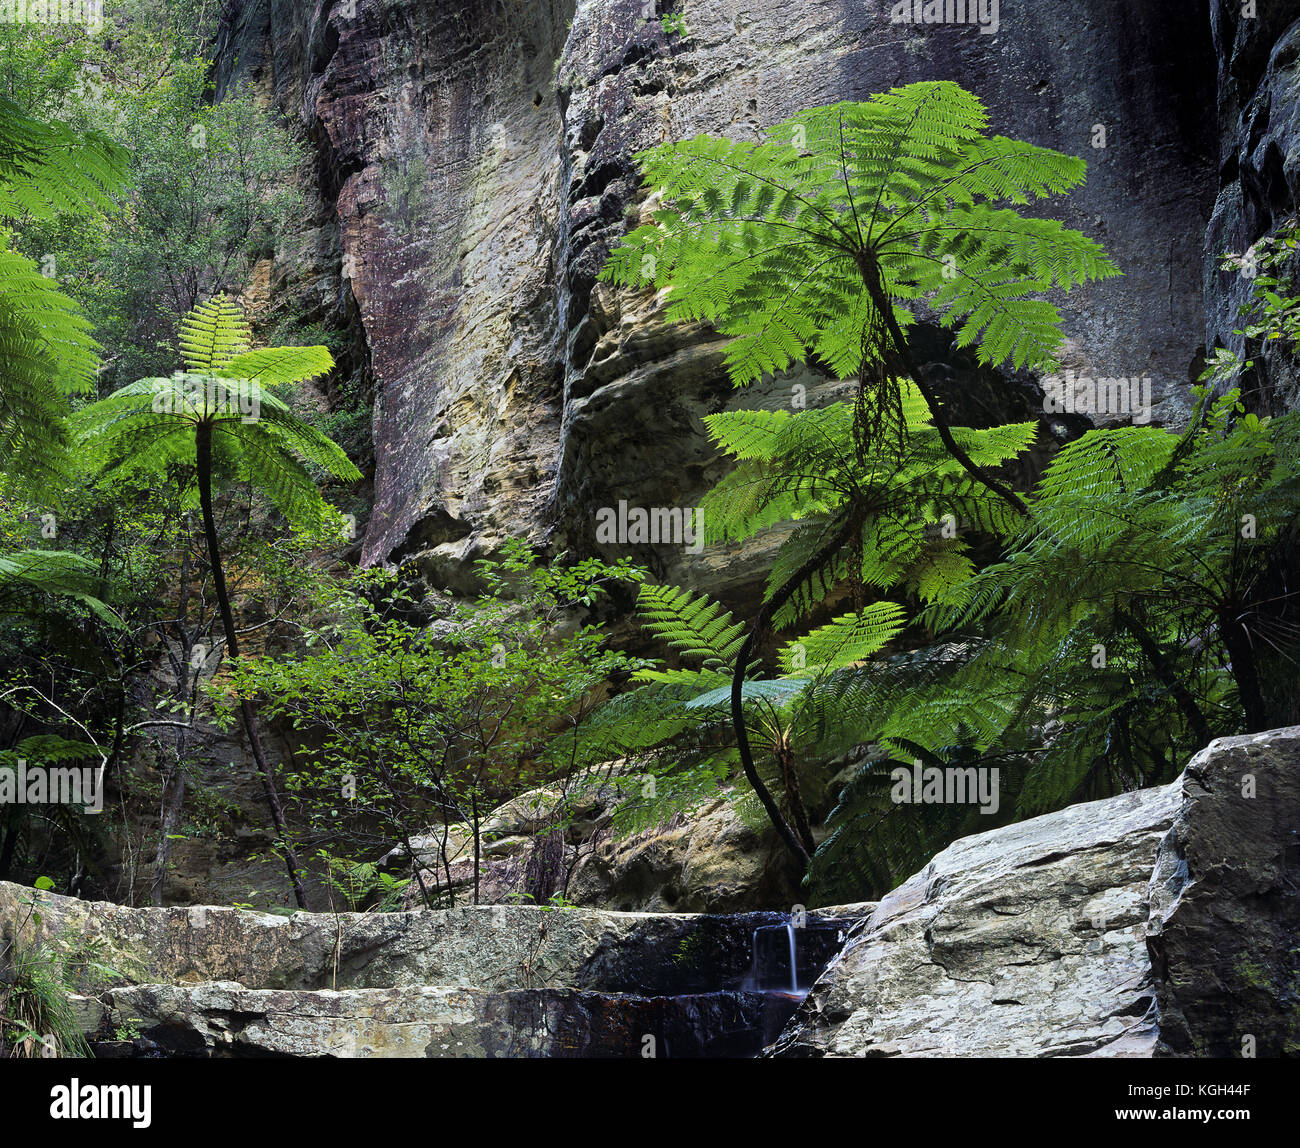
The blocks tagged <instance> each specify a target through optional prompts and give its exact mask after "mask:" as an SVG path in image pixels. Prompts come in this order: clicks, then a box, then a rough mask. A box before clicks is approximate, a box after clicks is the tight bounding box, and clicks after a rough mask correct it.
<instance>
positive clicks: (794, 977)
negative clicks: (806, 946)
mask: <svg viewBox="0 0 1300 1148" xmlns="http://www.w3.org/2000/svg"><path fill="white" fill-rule="evenodd" d="M785 935H786V937H787V938H789V941H790V991H791V992H792V993H797V992H798V991H799V962H798V959H797V958H796V956H795V947H794V921H792V920H791V921H786V923H785Z"/></svg>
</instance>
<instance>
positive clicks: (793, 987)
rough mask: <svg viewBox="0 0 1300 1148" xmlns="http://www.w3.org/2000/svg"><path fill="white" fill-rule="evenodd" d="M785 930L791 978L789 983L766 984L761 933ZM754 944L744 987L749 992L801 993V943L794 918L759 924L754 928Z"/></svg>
mask: <svg viewBox="0 0 1300 1148" xmlns="http://www.w3.org/2000/svg"><path fill="white" fill-rule="evenodd" d="M777 930H784V932H785V937H786V951H787V952H788V954H789V969H790V980H789V984H788V985H776V984H764V983H763V962H762V957H761V945H760V942H759V936H760V934H762V933H764V932H775V931H777ZM751 944H752V952H753V956H752V957H751V959H750V965H749V976H747V977H746V978H745V981H744V985H743V988H744V989H745V990H747V991H749V992H768V993H771V992H776V993H799V992H802V991H803V990H802V989H800V988H799V943H798V939H797V937H796V935H795V926H794V918H793V917H791V918H789V919H788V920H787V921H786V922H785V923H784V924H783V925H759V926H758V927H757V928H756V929H755V930H754V936H753V940H752V942H751Z"/></svg>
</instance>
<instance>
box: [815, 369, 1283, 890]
mask: <svg viewBox="0 0 1300 1148" xmlns="http://www.w3.org/2000/svg"><path fill="white" fill-rule="evenodd" d="M1235 403H1236V395H1235V394H1230V395H1228V396H1226V397H1224V398H1222V399H1219V400H1217V401H1211V400H1210V399H1209V398H1208V396H1205V395H1202V397H1201V399H1200V403H1199V407H1198V415H1197V417H1196V418H1195V419H1194V420H1193V423H1192V426H1191V427H1190V428H1189V430H1188V431H1187V432H1186V433H1185V434H1184V435H1183V436H1182V437H1181V438H1179V437H1177V436H1175V435H1173V434H1171V433H1169V432H1167V431H1163V430H1159V429H1157V428H1124V429H1122V430H1119V431H1110V430H1101V431H1093V432H1090V433H1089V434H1087V435H1085V436H1084V437H1083V438H1082V439H1080V440H1079V441H1078V442H1076V443H1073V444H1071V445H1070V446H1068V447H1067V448H1065V449H1064V450H1062V451H1061V452H1060V453H1059V454H1058V455H1057V457H1056V458H1055V459H1054V460H1053V462H1052V463H1051V465H1050V466H1049V467H1048V469H1047V471H1046V472H1045V473H1044V475H1043V477H1042V480H1041V481H1040V483H1039V485H1038V488H1037V491H1036V492H1035V496H1034V498H1033V501H1032V503H1031V511H1032V512H1031V515H1030V516H1029V518H1028V519H1027V520H1026V521H1025V522H1024V523H1023V525H1022V528H1021V529H1020V530H1019V531H1018V532H1017V533H1016V534H1014V535H1013V536H1012V537H1011V539H1010V550H1009V553H1008V554H1007V556H1006V558H1005V559H1004V560H1003V561H1000V562H997V563H994V564H993V565H991V566H989V567H987V568H985V569H984V570H981V571H979V572H978V573H976V574H975V575H974V576H973V577H971V578H969V579H966V580H964V581H962V582H960V583H959V584H957V585H956V586H955V587H954V588H953V589H950V590H948V591H945V592H942V593H940V594H939V596H938V597H937V598H936V600H935V601H934V602H933V603H932V604H931V605H930V606H929V607H928V608H927V609H926V610H924V611H923V612H922V614H921V616H920V619H919V621H920V623H921V624H922V625H924V626H927V627H928V628H930V629H931V630H932V631H933V632H934V633H936V635H937V636H938V638H939V639H940V640H941V641H943V640H945V639H946V644H944V645H941V646H939V647H937V648H936V650H934V651H933V652H931V653H929V654H926V655H918V656H914V657H909V658H903V659H896V660H895V661H894V663H891V664H883V665H882V664H880V663H873V664H871V665H870V666H868V667H865V668H863V667H859V668H849V669H846V670H844V671H841V673H840V674H839V675H836V676H834V677H832V679H831V680H829V681H828V682H827V683H825V684H824V685H823V686H820V687H819V688H817V689H815V690H812V691H809V693H808V695H807V697H806V698H805V699H804V704H805V706H806V711H807V712H808V714H809V715H810V719H815V720H816V721H817V722H818V723H820V726H819V729H818V731H817V732H818V736H823V737H825V736H828V735H829V734H830V733H831V732H833V731H834V730H835V728H836V726H837V723H842V722H846V721H847V722H849V723H850V724H851V723H852V722H853V721H856V722H857V723H858V730H859V732H860V733H861V735H862V740H869V741H872V742H874V743H876V744H878V745H879V746H881V747H882V750H883V752H884V753H885V754H887V755H888V756H889V757H891V758H900V759H910V758H911V757H912V756H921V755H920V754H919V753H918V750H919V749H923V750H925V752H926V753H928V754H931V755H936V756H943V755H944V754H949V753H950V752H953V751H955V750H954V747H956V748H958V749H960V753H961V754H962V755H964V759H966V760H970V761H978V762H984V763H993V762H996V763H999V765H1000V767H1001V769H1002V780H1003V785H1004V790H1005V792H1004V803H1005V804H1004V810H1005V812H1006V813H1007V814H1008V815H1009V816H1014V817H1025V816H1032V815H1034V814H1038V813H1043V812H1047V811H1050V810H1053V809H1058V808H1060V807H1062V806H1063V805H1065V804H1068V803H1070V802H1072V801H1080V800H1088V799H1092V798H1097V797H1103V796H1107V795H1109V794H1113V793H1116V792H1120V791H1123V790H1125V789H1131V788H1135V787H1137V786H1141V785H1150V784H1154V783H1158V782H1161V781H1166V780H1169V779H1170V778H1172V777H1173V776H1174V775H1175V774H1176V772H1177V771H1178V770H1179V769H1180V768H1182V765H1183V764H1184V763H1185V762H1186V760H1187V758H1188V757H1189V756H1190V754H1192V753H1193V752H1194V751H1195V750H1197V749H1199V748H1201V747H1202V746H1203V745H1204V744H1206V742H1208V741H1209V740H1210V739H1211V738H1212V737H1218V736H1224V735H1230V734H1235V733H1239V732H1243V731H1257V730H1263V729H1267V728H1270V727H1271V726H1275V725H1281V724H1286V723H1287V722H1288V721H1291V720H1294V714H1295V713H1296V712H1297V711H1296V707H1297V704H1300V698H1297V696H1296V693H1295V682H1296V681H1297V680H1298V679H1297V675H1296V672H1295V671H1296V666H1297V663H1298V661H1300V623H1298V621H1297V618H1296V603H1295V599H1294V591H1293V590H1291V589H1290V588H1289V586H1288V585H1287V582H1286V581H1285V578H1283V579H1282V580H1281V581H1279V578H1278V576H1277V573H1276V572H1277V571H1278V570H1281V571H1282V572H1283V573H1285V572H1286V571H1288V570H1289V569H1290V567H1289V566H1288V565H1287V556H1288V555H1290V554H1293V553H1294V552H1295V549H1296V541H1297V535H1298V534H1300V529H1298V527H1300V470H1298V468H1297V466H1296V461H1295V460H1296V458H1297V457H1300V452H1297V450H1296V446H1297V445H1298V443H1297V440H1298V438H1300V417H1297V416H1295V415H1287V416H1283V417H1279V418H1275V419H1271V420H1270V419H1259V418H1256V417H1255V416H1251V415H1246V416H1244V417H1237V416H1240V415H1241V412H1240V410H1237V409H1234V405H1235ZM1279 563H1281V565H1280V566H1279ZM1266 680H1267V681H1277V682H1280V683H1285V685H1284V686H1282V687H1280V688H1279V689H1278V690H1275V691H1273V692H1272V693H1268V694H1266V692H1265V690H1264V689H1263V685H1262V683H1263V682H1264V681H1266ZM873 794H874V796H873ZM945 818H946V815H943V814H939V813H935V814H922V813H919V812H917V811H914V810H903V809H900V810H890V809H889V808H887V807H886V806H885V805H882V804H881V802H880V800H879V791H878V787H877V789H872V786H871V784H869V783H868V779H865V778H864V780H863V783H862V785H861V786H859V787H857V788H855V787H854V786H850V787H849V788H848V789H846V791H845V794H844V795H843V797H842V800H841V802H840V808H839V809H838V811H837V813H836V815H835V816H834V818H833V828H834V831H835V832H834V837H833V840H834V842H836V844H834V845H833V846H831V845H830V843H828V845H827V847H825V848H826V852H825V853H820V852H819V854H818V856H817V857H816V858H815V860H814V864H813V866H812V870H811V872H812V880H813V881H814V883H815V884H817V886H818V888H819V889H820V890H830V889H838V890H839V891H840V892H844V890H845V888H846V887H849V886H853V887H855V888H856V889H857V895H869V892H870V891H875V892H879V891H881V890H882V889H883V888H885V887H888V884H889V881H890V880H896V879H900V878H902V877H904V876H906V875H907V872H908V870H907V869H906V868H903V869H900V868H897V867H895V865H894V861H892V860H891V859H890V858H891V856H893V854H894V853H897V856H898V857H905V858H907V859H908V863H909V864H910V862H911V860H914V859H915V856H916V855H915V853H908V852H906V851H903V852H898V849H899V848H900V847H901V846H900V842H903V841H906V840H909V839H912V840H914V841H915V842H916V843H919V844H918V847H929V848H930V850H931V851H933V850H934V849H937V848H941V847H942V846H943V845H944V844H946V843H947V841H948V840H951V836H946V835H948V834H951V833H955V832H969V831H971V830H970V827H969V826H968V824H967V822H965V821H962V820H961V819H960V818H958V819H957V820H951V819H945ZM868 829H869V830H870V831H869V832H868ZM921 829H925V833H924V834H922V835H921V836H916V834H917V833H919V832H920V830H921ZM900 835H901V836H900ZM909 835H911V836H910V837H909ZM850 842H856V852H855V851H853V850H850V849H849V848H848V844H849V843H850ZM891 851H892V852H891ZM882 874H887V875H888V876H887V877H882ZM880 881H883V882H884V884H883V885H882V884H880V883H878V882H880Z"/></svg>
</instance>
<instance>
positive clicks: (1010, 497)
mask: <svg viewBox="0 0 1300 1148" xmlns="http://www.w3.org/2000/svg"><path fill="white" fill-rule="evenodd" d="M858 270H859V271H860V272H861V274H862V281H863V283H865V284H866V287H867V294H868V295H870V296H871V302H872V305H873V306H874V307H875V308H876V310H877V311H878V312H880V317H881V318H882V319H883V320H884V322H885V327H886V329H887V330H888V331H889V337H890V340H891V341H892V342H893V344H894V349H895V351H896V352H897V354H898V357H899V360H900V361H901V362H902V364H903V369H904V370H905V371H906V372H907V373H908V374H909V375H910V376H911V378H912V382H914V383H915V384H916V389H917V390H918V391H920V392H921V397H922V398H923V399H925V405H926V406H928V407H929V408H930V417H931V419H933V420H934V429H935V430H937V431H938V432H939V438H940V440H941V441H942V442H943V445H944V448H945V449H946V450H947V451H948V453H949V454H950V455H952V457H953V458H955V459H956V460H957V461H958V462H959V463H960V464H961V465H962V467H963V468H964V469H965V470H966V472H967V473H968V474H969V475H970V476H971V477H972V478H973V479H975V480H976V481H977V482H979V483H980V484H981V485H982V486H986V487H988V489H989V490H991V491H993V493H994V494H996V495H997V496H998V497H999V498H1001V499H1002V500H1003V501H1004V502H1006V503H1007V505H1009V506H1010V507H1011V508H1012V509H1013V510H1014V511H1015V512H1016V513H1017V514H1027V513H1028V508H1027V507H1026V506H1025V504H1024V502H1023V500H1022V499H1021V498H1020V496H1019V495H1018V494H1016V493H1015V492H1014V491H1013V490H1011V489H1010V488H1009V487H1006V486H1003V485H1002V483H1000V482H998V481H997V479H995V478H990V477H989V476H988V475H987V474H985V473H984V471H983V470H982V469H981V468H980V467H978V466H976V465H975V462H974V460H972V458H971V457H970V455H968V454H967V453H966V452H965V451H964V450H963V449H962V447H961V445H960V444H959V443H958V442H957V440H956V439H955V438H953V437H952V431H951V430H949V428H948V420H947V419H946V418H945V417H944V414H943V406H942V404H941V403H940V402H939V396H938V395H937V394H935V392H934V390H933V389H932V388H931V386H930V384H929V383H927V382H926V381H925V379H923V378H922V377H921V372H920V370H919V369H918V368H917V365H916V362H915V361H914V360H913V358H912V349H911V347H909V346H908V344H907V336H906V335H904V334H903V332H902V329H901V328H900V327H899V326H898V320H897V319H896V318H894V308H893V304H891V303H890V301H889V296H888V295H887V294H886V292H885V287H884V284H883V282H882V281H881V277H880V268H879V267H877V266H876V264H875V263H873V262H871V261H870V260H869V259H868V258H867V257H866V256H863V257H862V258H861V259H860V260H859V262H858Z"/></svg>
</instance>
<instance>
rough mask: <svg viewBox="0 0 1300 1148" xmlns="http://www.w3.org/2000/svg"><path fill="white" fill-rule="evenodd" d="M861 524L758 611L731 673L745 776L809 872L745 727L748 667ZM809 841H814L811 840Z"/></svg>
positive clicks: (853, 522) (834, 540) (832, 542)
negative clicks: (784, 613)
mask: <svg viewBox="0 0 1300 1148" xmlns="http://www.w3.org/2000/svg"><path fill="white" fill-rule="evenodd" d="M861 526H862V522H861V519H860V517H859V516H858V514H856V513H850V514H849V515H848V516H847V517H846V518H845V519H844V521H843V522H842V523H841V524H840V526H839V527H838V528H837V529H836V530H835V531H834V532H833V533H832V534H831V537H830V538H829V539H828V540H827V542H826V544H825V545H824V546H822V547H821V549H820V550H818V551H817V553H816V554H814V555H812V556H811V557H810V558H809V559H808V560H807V561H806V562H805V563H804V564H803V565H802V566H800V567H799V569H798V570H796V571H795V572H794V573H793V574H792V575H791V576H790V577H789V578H788V579H787V580H786V581H785V583H784V584H783V585H782V586H780V587H779V588H778V589H777V591H776V593H775V594H773V595H772V597H771V598H770V599H769V600H768V602H767V603H765V604H764V606H763V608H762V609H761V610H760V611H759V612H758V617H757V618H755V619H754V625H753V626H752V627H751V628H750V631H749V633H748V634H747V635H746V637H745V641H744V643H743V644H742V645H741V647H740V651H739V653H737V654H736V666H735V669H734V670H733V671H732V675H731V728H732V730H733V731H734V732H735V735H736V748H737V750H738V751H739V752H740V767H741V769H743V770H744V771H745V780H746V781H748V782H749V785H750V788H751V789H753V791H754V792H755V793H756V794H757V795H758V800H759V802H760V803H761V804H762V806H763V808H764V809H765V810H766V811H767V816H768V819H769V820H770V821H771V822H772V825H773V826H774V827H775V829H776V831H777V833H778V835H779V836H780V838H781V840H782V841H784V842H785V846H786V848H787V849H789V850H790V852H791V853H792V854H793V855H794V856H795V858H796V859H797V860H798V861H799V864H800V865H802V866H803V869H804V871H805V872H806V871H807V869H808V862H809V849H808V848H806V847H805V846H804V843H803V842H802V841H800V840H799V837H798V836H797V835H796V834H795V831H794V830H793V829H791V828H790V825H789V823H788V822H787V821H786V819H785V818H784V817H783V816H782V815H781V810H780V808H779V807H778V806H777V803H776V801H775V799H774V798H773V797H772V794H771V791H770V790H769V789H768V788H767V786H766V785H764V784H763V779H762V778H761V777H759V776H758V770H757V768H755V766H754V752H753V750H752V749H751V748H750V744H749V730H748V729H747V728H746V727H745V702H744V687H745V670H746V669H747V668H748V666H749V661H750V658H751V657H752V656H753V653H754V647H755V646H756V645H757V644H758V639H759V637H760V636H761V635H762V634H763V633H765V632H766V630H767V627H768V625H769V624H770V622H771V620H772V618H773V617H774V616H775V614H776V612H777V611H778V610H780V609H781V607H782V606H784V605H785V604H786V603H787V602H788V601H789V600H790V599H791V597H793V595H794V593H795V591H796V590H798V589H799V587H800V586H801V585H803V583H804V581H805V580H806V579H808V578H810V577H811V576H812V575H813V574H814V573H815V572H816V571H818V570H820V569H821V568H822V567H823V566H824V565H825V564H826V563H827V562H829V561H830V560H831V558H832V557H834V555H835V554H836V553H837V552H838V551H839V550H840V548H841V547H843V546H844V545H845V544H846V543H847V542H848V540H849V539H850V538H852V537H853V535H854V534H855V533H856V532H857V530H858V529H860V528H861ZM810 836H811V835H810ZM809 844H810V845H811V840H810V842H809Z"/></svg>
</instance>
